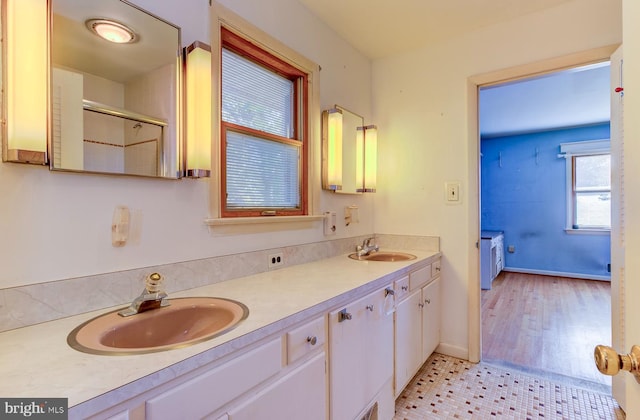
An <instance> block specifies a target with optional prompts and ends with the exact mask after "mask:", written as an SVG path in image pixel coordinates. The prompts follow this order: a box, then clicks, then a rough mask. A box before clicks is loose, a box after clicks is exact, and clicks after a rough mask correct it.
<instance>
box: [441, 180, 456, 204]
mask: <svg viewBox="0 0 640 420" xmlns="http://www.w3.org/2000/svg"><path fill="white" fill-rule="evenodd" d="M444 188H445V194H446V201H447V203H449V204H459V203H460V183H459V182H446V183H445V184H444Z"/></svg>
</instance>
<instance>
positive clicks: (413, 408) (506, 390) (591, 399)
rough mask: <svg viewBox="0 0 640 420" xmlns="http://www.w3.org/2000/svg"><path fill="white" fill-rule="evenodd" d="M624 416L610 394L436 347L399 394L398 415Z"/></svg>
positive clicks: (400, 418)
mask: <svg viewBox="0 0 640 420" xmlns="http://www.w3.org/2000/svg"><path fill="white" fill-rule="evenodd" d="M500 418H502V419H518V420H520V419H522V420H525V419H527V420H529V419H531V420H533V419H563V420H565V419H566V420H572V419H589V420H591V419H606V420H609V419H612V420H613V419H616V420H618V419H620V420H622V419H624V418H625V415H624V412H623V411H622V410H621V409H620V407H619V406H618V404H617V403H616V402H615V400H613V398H611V396H610V395H607V394H605V393H601V392H598V391H594V390H592V389H588V388H586V387H578V386H575V385H573V384H570V383H566V382H564V381H562V382H560V381H558V380H551V379H547V378H545V377H541V376H534V375H529V374H526V373H523V372H520V371H517V370H513V369H508V368H503V367H496V366H493V365H489V364H486V363H478V364H475V363H470V362H467V361H464V360H460V359H456V358H453V357H449V356H444V355H442V354H438V353H434V354H433V355H431V357H430V358H429V359H428V360H427V361H426V362H425V364H424V365H423V366H422V368H421V369H420V371H419V372H418V373H417V374H416V376H415V377H414V378H413V379H412V380H411V382H410V383H409V385H408V386H407V388H406V389H405V390H404V392H403V393H402V394H400V396H399V397H398V399H397V400H396V415H395V417H394V420H425V419H482V420H484V419H500Z"/></svg>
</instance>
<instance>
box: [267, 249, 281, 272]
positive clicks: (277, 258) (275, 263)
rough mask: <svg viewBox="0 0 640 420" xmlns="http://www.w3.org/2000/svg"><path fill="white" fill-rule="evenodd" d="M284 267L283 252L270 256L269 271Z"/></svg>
mask: <svg viewBox="0 0 640 420" xmlns="http://www.w3.org/2000/svg"><path fill="white" fill-rule="evenodd" d="M283 265H284V255H283V254H282V252H276V253H275V254H271V255H269V270H271V269H274V268H277V267H280V266H283Z"/></svg>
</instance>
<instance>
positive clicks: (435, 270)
mask: <svg viewBox="0 0 640 420" xmlns="http://www.w3.org/2000/svg"><path fill="white" fill-rule="evenodd" d="M439 275H440V260H438V261H434V262H433V263H431V277H435V276H439Z"/></svg>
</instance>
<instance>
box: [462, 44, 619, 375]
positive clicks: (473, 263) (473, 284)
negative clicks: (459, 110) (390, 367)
mask: <svg viewBox="0 0 640 420" xmlns="http://www.w3.org/2000/svg"><path fill="white" fill-rule="evenodd" d="M618 47H619V44H616V45H608V46H604V47H600V48H595V49H590V50H587V51H582V52H578V53H573V54H569V55H565V56H561V57H555V58H551V59H547V60H542V61H537V62H533V63H528V64H523V65H520V66H515V67H510V68H506V69H502V70H497V71H492V72H489V73H483V74H478V75H474V76H471V77H469V78H468V79H467V121H468V150H469V162H468V169H469V185H470V188H474V189H475V194H473V195H471V202H470V203H469V224H468V225H469V237H470V238H472V240H471V241H470V242H471V243H470V244H469V247H470V252H469V256H470V257H469V273H468V278H469V279H470V280H469V288H468V290H469V294H468V305H467V307H468V323H469V331H468V340H469V361H471V362H474V363H477V362H480V361H481V360H482V314H481V310H482V307H481V291H480V290H481V289H480V248H479V244H480V217H481V214H480V132H479V118H478V115H479V106H478V90H479V88H480V87H486V86H492V85H497V84H502V83H505V82H509V81H514V80H519V79H525V78H529V77H533V76H540V75H544V74H548V73H553V72H557V71H561V70H566V69H570V68H573V67H578V66H582V65H588V64H594V63H598V62H602V61H608V60H610V58H611V55H612V54H613V52H614V51H615V50H616V49H617V48H618ZM612 282H613V276H612ZM613 322H614V320H612V323H613Z"/></svg>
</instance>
